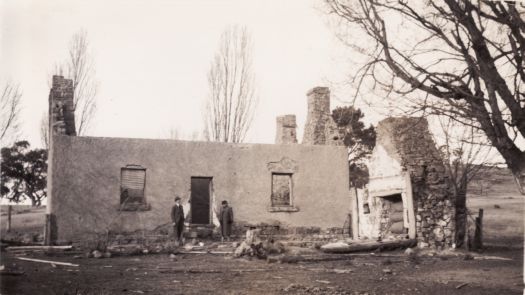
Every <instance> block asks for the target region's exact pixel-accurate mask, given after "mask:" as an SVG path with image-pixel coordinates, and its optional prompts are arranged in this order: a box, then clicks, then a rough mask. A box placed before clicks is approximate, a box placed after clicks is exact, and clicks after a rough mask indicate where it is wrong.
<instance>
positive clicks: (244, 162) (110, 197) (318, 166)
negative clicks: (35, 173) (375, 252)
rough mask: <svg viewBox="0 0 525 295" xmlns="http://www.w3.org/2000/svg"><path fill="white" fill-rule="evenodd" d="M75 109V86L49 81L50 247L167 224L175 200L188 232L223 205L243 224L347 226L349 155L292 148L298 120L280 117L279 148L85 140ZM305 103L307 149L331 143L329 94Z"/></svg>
mask: <svg viewBox="0 0 525 295" xmlns="http://www.w3.org/2000/svg"><path fill="white" fill-rule="evenodd" d="M72 101H73V88H72V85H71V81H70V80H67V79H64V78H62V77H60V76H55V77H53V87H52V89H51V92H50V96H49V103H50V127H51V128H50V130H52V137H51V146H50V154H49V168H48V169H49V179H48V214H47V222H46V241H47V242H48V243H63V242H74V241H79V240H87V239H94V238H96V237H97V236H99V235H103V234H106V233H107V232H112V233H119V234H122V235H124V234H126V233H133V232H136V231H142V232H149V231H154V230H156V229H158V228H159V227H162V226H166V225H169V224H170V223H171V220H170V210H171V207H172V206H173V200H174V197H175V196H176V195H178V196H180V197H181V198H182V203H183V204H184V206H185V207H186V208H185V209H186V211H187V213H188V215H189V216H188V221H189V222H190V230H191V228H192V227H199V228H201V229H202V228H209V229H212V228H213V227H214V226H215V225H216V215H215V212H216V210H217V209H218V206H220V202H221V201H222V200H227V201H228V202H229V203H230V205H231V206H232V207H233V208H234V214H235V220H236V224H237V225H242V224H246V223H250V224H274V225H275V224H277V225H279V229H280V230H286V232H287V233H296V232H310V233H320V232H321V231H323V233H325V232H326V230H330V229H333V228H342V227H343V225H344V223H345V221H346V220H347V217H348V213H349V211H350V207H349V206H350V202H349V198H350V194H349V175H348V173H349V172H348V165H347V161H346V159H347V153H346V150H345V148H344V147H342V146H335V145H323V144H318V145H310V144H308V145H306V144H296V143H297V139H296V123H295V116H293V115H286V116H283V117H279V118H277V137H276V144H231V143H219V142H194V141H193V142H192V141H179V140H156V139H130V138H100V137H83V136H82V137H79V136H75V133H74V130H75V128H74V115H73V108H72ZM308 102H309V106H308V108H309V119H308V123H307V125H306V128H305V129H306V130H311V131H309V132H308V135H305V141H307V142H309V143H310V142H312V143H320V142H319V141H320V140H326V139H322V138H321V137H320V136H319V134H320V133H323V134H325V131H326V126H324V125H323V124H324V123H321V122H319V120H322V119H324V118H325V117H326V114H325V113H322V114H321V113H320V112H319V111H320V109H319V108H322V111H323V112H329V95H327V89H326V88H315V89H314V90H313V91H311V92H309V94H308ZM328 114H329V113H328ZM310 115H311V116H310ZM323 116H324V117H323ZM326 132H327V134H328V131H326ZM310 136H311V137H312V138H311V139H310ZM307 138H308V140H307ZM310 140H311V141H310Z"/></svg>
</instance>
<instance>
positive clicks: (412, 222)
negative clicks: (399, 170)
mask: <svg viewBox="0 0 525 295" xmlns="http://www.w3.org/2000/svg"><path fill="white" fill-rule="evenodd" d="M404 194H405V196H404V197H405V199H406V203H407V207H408V208H407V210H408V237H409V238H410V239H415V238H416V215H415V210H414V196H413V195H412V181H411V180H410V171H406V172H405V193H404Z"/></svg>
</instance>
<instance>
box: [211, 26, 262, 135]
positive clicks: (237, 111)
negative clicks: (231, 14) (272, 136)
mask: <svg viewBox="0 0 525 295" xmlns="http://www.w3.org/2000/svg"><path fill="white" fill-rule="evenodd" d="M208 86H209V96H208V98H207V101H206V110H205V114H204V125H205V128H204V135H205V137H206V139H207V140H211V141H222V142H242V141H244V138H245V136H246V133H247V132H248V130H249V128H250V124H251V122H252V119H253V116H254V114H255V109H256V106H257V96H256V93H255V85H254V75H253V73H252V56H251V41H250V36H249V34H248V32H247V30H246V28H244V27H239V26H232V27H229V28H227V29H226V30H225V31H224V32H223V33H222V35H221V37H220V41H219V48H218V50H217V53H216V54H215V57H214V59H213V62H212V64H211V68H210V71H209V72H208Z"/></svg>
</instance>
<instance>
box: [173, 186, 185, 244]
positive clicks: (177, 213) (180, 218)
mask: <svg viewBox="0 0 525 295" xmlns="http://www.w3.org/2000/svg"><path fill="white" fill-rule="evenodd" d="M171 221H172V222H173V233H174V235H175V239H176V241H177V244H179V243H180V242H182V231H183V230H184V209H183V208H182V205H181V204H180V197H179V196H176V197H175V205H174V206H173V207H172V208H171Z"/></svg>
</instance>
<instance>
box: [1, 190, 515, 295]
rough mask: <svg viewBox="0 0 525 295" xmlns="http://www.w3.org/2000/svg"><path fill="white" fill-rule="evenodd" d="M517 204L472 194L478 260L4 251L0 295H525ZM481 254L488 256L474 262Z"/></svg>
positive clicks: (455, 256)
mask: <svg viewBox="0 0 525 295" xmlns="http://www.w3.org/2000/svg"><path fill="white" fill-rule="evenodd" d="M524 204H525V203H524V198H523V196H519V195H517V194H514V193H509V194H506V193H501V192H500V193H498V195H497V196H494V195H492V196H490V195H489V196H487V195H478V196H470V197H469V206H470V208H471V210H472V212H477V209H478V208H484V210H485V218H484V225H485V231H484V238H485V249H484V250H483V252H482V253H472V254H468V255H467V254H465V253H462V252H459V251H456V252H447V253H437V254H436V253H432V252H422V253H419V255H406V254H405V253H404V252H403V251H402V250H399V251H392V252H384V253H374V254H372V253H359V254H352V255H345V256H340V255H339V256H330V255H328V254H315V255H314V256H308V255H304V256H303V258H304V259H303V261H298V262H295V263H268V262H266V261H264V260H257V259H253V260H251V261H250V260H246V259H235V258H232V257H231V256H228V255H213V254H178V255H176V256H175V258H173V259H171V258H170V257H169V256H168V255H167V254H154V255H151V254H149V255H140V256H127V257H112V258H102V259H95V258H75V254H69V255H59V256H48V255H45V254H43V253H41V254H37V253H35V252H33V253H26V254H16V255H15V254H13V253H9V252H7V253H6V252H1V253H0V255H1V264H2V265H4V266H5V269H6V270H8V271H18V272H19V273H18V274H20V273H22V272H23V274H21V275H7V274H3V275H2V276H0V279H1V280H0V283H1V286H0V292H1V294H370V295H371V294H449V295H452V294H523V293H524V284H523V282H524V280H523V258H524V257H523V254H524V251H523V230H524V208H525V207H524ZM31 216H32V217H34V216H36V215H34V214H33V215H31ZM29 217H30V215H26V216H24V214H19V215H17V216H16V220H15V219H14V220H13V221H14V222H13V226H14V227H16V224H15V222H17V223H18V224H19V225H22V226H23V227H25V228H33V227H34V222H33V221H31V220H29V219H30V218H29ZM2 218H4V217H2ZM77 254H78V253H77ZM17 256H23V257H32V258H38V259H47V260H54V261H63V262H70V263H75V264H78V265H79V266H78V267H71V266H60V265H55V266H53V265H50V264H43V263H36V262H29V261H22V260H19V259H17V258H16V257H17ZM81 257H84V256H83V255H82V256H81ZM483 257H484V258H485V259H480V258H483ZM313 258H315V259H313ZM473 258H474V259H473ZM320 259H325V260H323V261H319V260H320ZM326 259H328V260H329V259H336V260H333V261H326ZM312 260H314V261H312Z"/></svg>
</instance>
